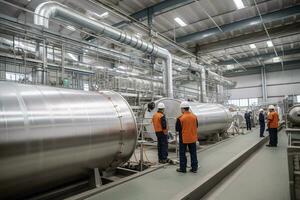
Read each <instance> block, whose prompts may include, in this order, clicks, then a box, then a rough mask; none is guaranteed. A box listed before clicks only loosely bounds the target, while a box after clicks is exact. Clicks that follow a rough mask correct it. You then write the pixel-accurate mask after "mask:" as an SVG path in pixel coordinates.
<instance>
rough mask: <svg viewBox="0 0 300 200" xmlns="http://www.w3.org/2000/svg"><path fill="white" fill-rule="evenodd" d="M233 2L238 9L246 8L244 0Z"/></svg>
mask: <svg viewBox="0 0 300 200" xmlns="http://www.w3.org/2000/svg"><path fill="white" fill-rule="evenodd" d="M233 2H234V3H235V5H236V7H237V9H242V8H245V5H244V3H243V1H242V0H233Z"/></svg>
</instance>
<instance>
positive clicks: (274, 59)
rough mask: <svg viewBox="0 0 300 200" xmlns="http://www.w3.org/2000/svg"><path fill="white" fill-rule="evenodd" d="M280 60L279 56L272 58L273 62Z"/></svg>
mask: <svg viewBox="0 0 300 200" xmlns="http://www.w3.org/2000/svg"><path fill="white" fill-rule="evenodd" d="M280 61H281V58H280V57H274V58H273V62H280Z"/></svg>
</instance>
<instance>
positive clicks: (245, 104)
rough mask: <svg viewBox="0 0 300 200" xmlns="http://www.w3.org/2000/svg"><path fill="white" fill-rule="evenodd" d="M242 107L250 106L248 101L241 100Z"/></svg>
mask: <svg viewBox="0 0 300 200" xmlns="http://www.w3.org/2000/svg"><path fill="white" fill-rule="evenodd" d="M240 106H243V107H245V106H249V103H248V99H240Z"/></svg>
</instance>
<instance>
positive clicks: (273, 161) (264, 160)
mask: <svg viewBox="0 0 300 200" xmlns="http://www.w3.org/2000/svg"><path fill="white" fill-rule="evenodd" d="M287 141H288V139H287V136H286V134H285V133H284V131H281V132H280V134H279V146H278V147H277V148H269V147H265V146H264V147H262V148H261V149H260V150H259V151H257V152H256V153H255V154H253V155H252V156H251V157H250V158H249V159H248V160H246V162H245V163H244V164H243V165H241V166H240V167H239V168H237V169H236V170H235V171H234V173H232V174H231V175H230V176H229V177H227V178H226V179H225V180H224V181H222V182H221V183H220V184H219V185H218V186H217V187H216V188H215V189H214V190H213V191H211V192H210V193H209V194H208V195H206V197H204V198H203V199H205V200H240V199H243V200H288V199H290V197H289V180H288V164H287V152H286V149H287Z"/></svg>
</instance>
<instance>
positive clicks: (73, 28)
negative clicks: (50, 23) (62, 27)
mask: <svg viewBox="0 0 300 200" xmlns="http://www.w3.org/2000/svg"><path fill="white" fill-rule="evenodd" d="M66 28H67V29H69V30H70V31H75V30H76V29H75V27H74V26H70V25H69V26H67V27H66Z"/></svg>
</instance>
